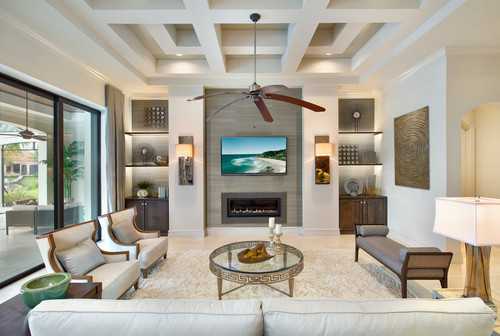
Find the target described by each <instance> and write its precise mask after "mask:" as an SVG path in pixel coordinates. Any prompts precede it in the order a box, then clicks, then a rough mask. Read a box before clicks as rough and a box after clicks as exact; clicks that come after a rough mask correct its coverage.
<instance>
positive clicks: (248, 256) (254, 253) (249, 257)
mask: <svg viewBox="0 0 500 336" xmlns="http://www.w3.org/2000/svg"><path fill="white" fill-rule="evenodd" d="M273 257H274V256H273V255H270V254H269V253H267V251H266V246H265V245H264V243H261V244H258V245H256V246H254V247H252V248H249V249H244V250H243V251H241V252H240V253H238V260H239V261H240V262H241V263H244V264H255V263H259V262H263V261H266V260H269V259H271V258H273Z"/></svg>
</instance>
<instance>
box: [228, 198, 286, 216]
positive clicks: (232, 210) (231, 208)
mask: <svg viewBox="0 0 500 336" xmlns="http://www.w3.org/2000/svg"><path fill="white" fill-rule="evenodd" d="M227 215H228V217H279V216H281V199H280V198H228V199H227Z"/></svg>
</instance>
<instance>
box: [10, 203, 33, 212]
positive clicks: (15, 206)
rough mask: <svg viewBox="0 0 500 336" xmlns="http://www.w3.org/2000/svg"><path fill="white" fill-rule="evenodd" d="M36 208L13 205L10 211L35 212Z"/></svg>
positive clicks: (25, 205)
mask: <svg viewBox="0 0 500 336" xmlns="http://www.w3.org/2000/svg"><path fill="white" fill-rule="evenodd" d="M36 208H37V206H36V204H35V205H27V204H14V205H12V211H35V210H36Z"/></svg>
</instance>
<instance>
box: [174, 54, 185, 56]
mask: <svg viewBox="0 0 500 336" xmlns="http://www.w3.org/2000/svg"><path fill="white" fill-rule="evenodd" d="M182 55H184V54H175V56H182Z"/></svg>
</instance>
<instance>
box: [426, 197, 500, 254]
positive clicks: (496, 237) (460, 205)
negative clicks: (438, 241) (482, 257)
mask: <svg viewBox="0 0 500 336" xmlns="http://www.w3.org/2000/svg"><path fill="white" fill-rule="evenodd" d="M433 231H434V232H436V233H439V234H442V235H443V236H446V237H450V238H453V239H456V240H459V241H463V242H465V243H468V244H470V245H474V246H493V245H500V200H499V199H494V198H480V199H479V202H476V199H475V198H474V197H437V198H436V217H435V221H434V230H433Z"/></svg>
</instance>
